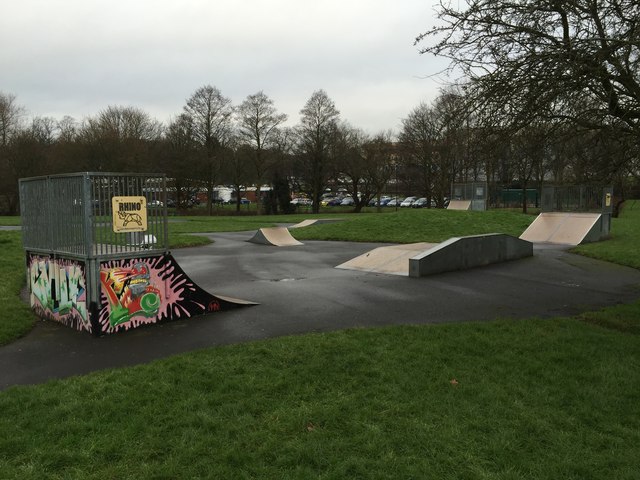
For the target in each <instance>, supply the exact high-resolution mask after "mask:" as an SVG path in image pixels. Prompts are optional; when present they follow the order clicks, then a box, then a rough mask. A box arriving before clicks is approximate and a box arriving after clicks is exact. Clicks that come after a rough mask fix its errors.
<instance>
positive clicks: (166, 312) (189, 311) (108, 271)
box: [90, 252, 257, 335]
mask: <svg viewBox="0 0 640 480" xmlns="http://www.w3.org/2000/svg"><path fill="white" fill-rule="evenodd" d="M100 287H101V301H100V305H99V306H98V307H97V309H96V310H95V311H93V312H90V313H91V318H90V323H91V329H90V331H91V332H92V333H94V334H96V335H103V334H108V333H114V332H118V331H122V330H129V329H132V328H137V327H140V326H142V325H147V324H155V323H159V322H162V321H168V320H177V319H184V318H191V317H194V316H197V315H205V314H210V313H215V312H220V311H224V310H229V309H232V308H237V307H242V306H249V305H257V304H256V303H255V302H250V301H247V300H240V299H237V298H231V297H225V296H220V295H214V294H211V293H209V292H207V291H206V290H204V289H202V288H201V287H200V286H199V285H197V284H196V283H195V282H194V281H193V280H192V279H191V278H190V277H189V276H188V275H187V273H186V272H185V271H184V270H183V269H182V267H181V266H180V265H179V264H178V262H177V261H176V260H175V258H174V257H173V255H171V254H170V253H168V252H167V253H164V254H162V255H154V256H150V257H139V258H133V259H120V260H108V261H104V262H101V264H100Z"/></svg>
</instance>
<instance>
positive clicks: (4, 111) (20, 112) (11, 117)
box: [0, 92, 25, 147]
mask: <svg viewBox="0 0 640 480" xmlns="http://www.w3.org/2000/svg"><path fill="white" fill-rule="evenodd" d="M24 115H25V110H24V107H22V106H20V105H18V104H17V103H16V97H15V95H10V94H6V93H2V92H0V147H6V146H7V145H8V143H9V140H10V139H11V136H12V135H13V134H15V133H16V132H17V131H18V130H19V129H20V122H21V121H22V118H23V117H24Z"/></svg>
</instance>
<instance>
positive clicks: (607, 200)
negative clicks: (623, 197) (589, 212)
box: [604, 193, 611, 207]
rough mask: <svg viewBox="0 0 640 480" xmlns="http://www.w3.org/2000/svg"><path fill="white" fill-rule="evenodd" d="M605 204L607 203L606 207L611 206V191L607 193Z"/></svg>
mask: <svg viewBox="0 0 640 480" xmlns="http://www.w3.org/2000/svg"><path fill="white" fill-rule="evenodd" d="M604 205H605V207H610V206H611V194H610V193H607V194H606V195H605V201H604Z"/></svg>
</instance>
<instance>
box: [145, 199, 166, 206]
mask: <svg viewBox="0 0 640 480" xmlns="http://www.w3.org/2000/svg"><path fill="white" fill-rule="evenodd" d="M162 206H163V203H162V202H161V201H160V200H151V201H149V202H147V207H155V208H158V207H162Z"/></svg>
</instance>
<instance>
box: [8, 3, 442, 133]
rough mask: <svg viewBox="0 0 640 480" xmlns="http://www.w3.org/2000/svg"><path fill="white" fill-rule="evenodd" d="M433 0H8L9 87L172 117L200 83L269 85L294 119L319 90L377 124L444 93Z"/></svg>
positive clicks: (52, 100) (54, 100)
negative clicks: (431, 49) (429, 45)
mask: <svg viewBox="0 0 640 480" xmlns="http://www.w3.org/2000/svg"><path fill="white" fill-rule="evenodd" d="M432 17H433V11H432V2H431V1H430V0H396V1H393V2H392V1H390V0H316V1H313V2H311V1H305V0H297V1H296V0H264V1H260V0H235V1H234V0H209V1H206V0H183V1H178V0H173V1H168V0H155V1H153V0H107V1H105V0H20V1H17V0H0V45H1V46H2V47H1V48H0V92H3V93H9V94H13V95H16V97H17V103H18V104H20V105H22V106H24V107H25V108H26V109H27V111H28V113H29V115H30V116H52V117H55V118H57V119H59V118H62V116H63V115H71V116H73V117H74V118H76V119H77V120H82V119H83V118H85V117H86V116H92V115H96V114H97V113H98V112H99V111H100V110H102V109H104V108H106V107H107V106H109V105H120V106H134V107H138V108H141V109H143V110H144V111H146V112H148V113H149V114H150V115H152V116H153V117H155V118H157V119H158V120H160V121H162V122H167V121H169V120H170V118H171V117H173V116H175V115H177V114H179V113H180V112H181V110H182V106H183V105H184V103H185V100H186V99H187V98H188V97H189V96H190V95H191V94H192V93H193V92H194V91H195V90H196V89H197V88H199V87H201V86H203V85H207V84H210V85H213V86H216V87H218V88H219V89H220V90H221V92H222V94H223V95H225V96H228V97H230V98H231V99H232V100H233V102H234V104H239V103H240V102H241V101H242V100H243V99H244V98H245V97H246V96H247V95H249V94H252V93H256V92H257V91H259V90H263V91H264V92H265V93H266V94H267V95H268V96H269V97H271V98H272V99H273V100H274V101H275V104H276V107H277V108H278V110H279V111H281V112H283V113H286V114H287V115H288V116H289V122H288V123H289V124H290V125H293V124H295V123H297V122H298V120H299V111H300V109H301V108H302V107H303V106H304V103H305V102H306V101H307V99H308V98H309V97H310V96H311V94H312V93H313V91H314V90H317V89H320V88H322V89H324V90H325V91H326V92H327V94H328V95H329V97H330V98H331V99H333V100H334V102H335V103H336V106H337V108H338V109H339V110H340V112H341V118H342V119H344V120H347V121H349V122H350V123H351V124H352V125H353V126H356V127H360V128H363V129H365V130H367V131H369V132H370V133H376V132H378V131H380V130H386V129H397V128H398V127H399V124H400V119H401V118H403V117H405V116H406V115H407V114H408V113H409V111H410V110H411V109H412V108H414V107H415V106H417V105H418V104H419V103H420V102H421V101H431V100H432V99H433V98H435V96H436V95H437V91H438V88H439V85H438V83H437V82H436V81H435V80H433V79H426V78H424V77H426V76H428V75H432V74H434V73H436V72H437V71H439V70H441V69H442V68H443V66H444V65H445V63H444V62H442V61H437V60H436V59H434V58H433V57H428V56H424V55H419V54H418V50H417V48H416V47H414V46H413V39H414V38H415V37H416V35H418V34H419V33H420V32H422V31H425V30H426V29H428V28H430V27H431V26H432V24H433V20H432Z"/></svg>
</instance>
